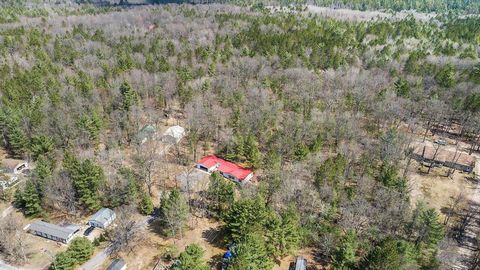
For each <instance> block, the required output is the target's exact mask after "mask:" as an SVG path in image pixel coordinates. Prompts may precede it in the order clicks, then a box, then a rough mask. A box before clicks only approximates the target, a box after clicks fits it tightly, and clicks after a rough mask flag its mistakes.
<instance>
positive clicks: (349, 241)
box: [332, 231, 358, 269]
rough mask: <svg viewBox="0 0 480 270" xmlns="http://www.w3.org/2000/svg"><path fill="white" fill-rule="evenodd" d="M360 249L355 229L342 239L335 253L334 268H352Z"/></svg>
mask: <svg viewBox="0 0 480 270" xmlns="http://www.w3.org/2000/svg"><path fill="white" fill-rule="evenodd" d="M357 249H358V241H357V236H356V235H355V233H354V232H353V231H348V232H347V233H346V234H345V235H344V236H343V237H342V239H341V240H340V243H339V245H338V246H337V248H336V249H335V252H334V254H333V258H332V261H333V267H334V269H351V268H353V266H354V264H355V261H356V256H355V254H356V252H357Z"/></svg>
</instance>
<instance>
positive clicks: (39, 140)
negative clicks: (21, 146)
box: [30, 134, 55, 158]
mask: <svg viewBox="0 0 480 270" xmlns="http://www.w3.org/2000/svg"><path fill="white" fill-rule="evenodd" d="M54 149H55V144H54V142H53V140H52V138H51V137H48V136H46V135H43V134H42V135H35V136H33V137H32V142H31V144H30V151H31V152H32V154H33V157H34V158H37V157H38V156H40V155H47V154H48V153H51V152H52V151H53V150H54Z"/></svg>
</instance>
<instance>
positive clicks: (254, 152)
mask: <svg viewBox="0 0 480 270" xmlns="http://www.w3.org/2000/svg"><path fill="white" fill-rule="evenodd" d="M245 158H246V161H247V164H248V166H249V167H250V168H253V169H257V168H259V167H260V163H261V161H262V160H261V159H262V155H261V153H260V150H258V143H257V141H256V140H255V137H254V136H253V135H252V134H250V135H248V136H247V138H246V140H245Z"/></svg>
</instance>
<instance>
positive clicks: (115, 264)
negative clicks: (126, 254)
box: [107, 260, 127, 270]
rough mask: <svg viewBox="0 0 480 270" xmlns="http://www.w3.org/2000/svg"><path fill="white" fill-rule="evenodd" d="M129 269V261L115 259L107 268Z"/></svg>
mask: <svg viewBox="0 0 480 270" xmlns="http://www.w3.org/2000/svg"><path fill="white" fill-rule="evenodd" d="M125 269H127V263H125V261H124V260H115V261H113V262H112V264H110V266H108V268H107V270H125Z"/></svg>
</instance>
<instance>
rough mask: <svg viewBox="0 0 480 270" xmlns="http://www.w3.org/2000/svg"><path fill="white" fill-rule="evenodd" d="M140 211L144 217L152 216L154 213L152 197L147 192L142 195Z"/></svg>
mask: <svg viewBox="0 0 480 270" xmlns="http://www.w3.org/2000/svg"><path fill="white" fill-rule="evenodd" d="M138 210H139V211H140V213H141V214H143V215H150V214H152V213H153V210H154V206H153V202H152V197H150V195H149V194H148V193H147V192H144V193H143V194H142V199H141V200H140V203H139V205H138Z"/></svg>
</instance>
